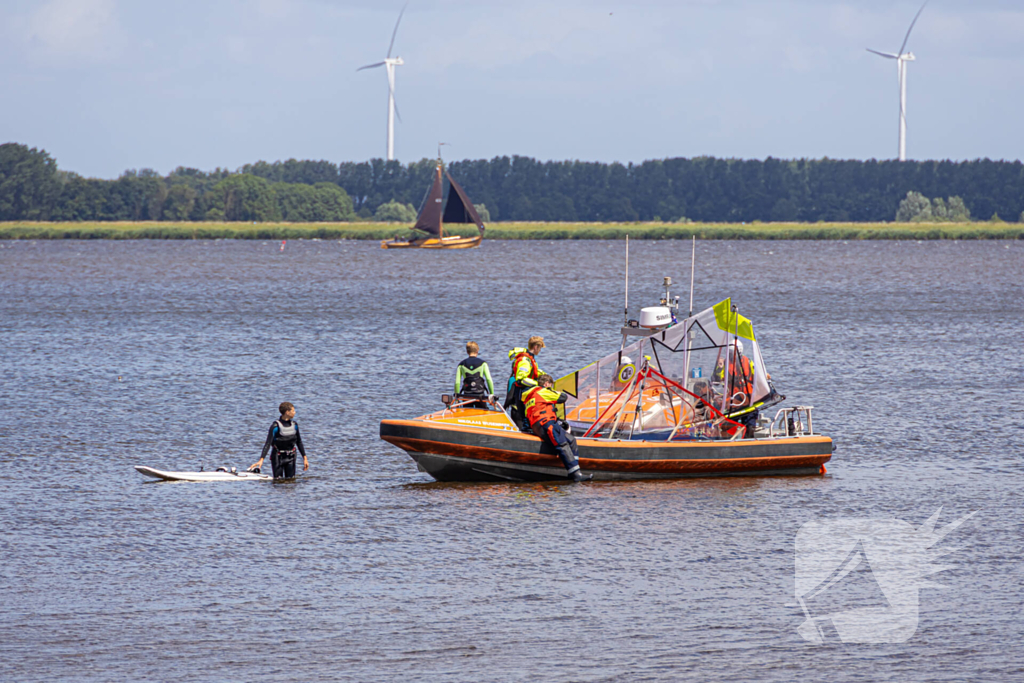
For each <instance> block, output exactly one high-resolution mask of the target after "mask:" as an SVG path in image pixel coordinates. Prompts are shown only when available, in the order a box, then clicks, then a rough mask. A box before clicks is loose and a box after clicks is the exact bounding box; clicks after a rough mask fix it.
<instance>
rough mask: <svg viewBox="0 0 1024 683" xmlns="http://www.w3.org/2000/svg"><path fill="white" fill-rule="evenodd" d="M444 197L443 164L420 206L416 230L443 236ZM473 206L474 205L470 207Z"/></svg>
mask: <svg viewBox="0 0 1024 683" xmlns="http://www.w3.org/2000/svg"><path fill="white" fill-rule="evenodd" d="M443 196H444V186H443V184H442V182H441V164H438V165H437V172H436V173H435V174H434V184H433V185H431V186H430V189H429V190H427V194H426V196H425V197H424V198H423V203H422V204H420V213H419V215H418V216H417V217H416V225H414V226H412V227H413V228H414V229H416V230H422V231H423V232H428V233H430V234H431V235H437V236H438V237H440V236H441V214H442V210H441V209H442V204H441V202H442V201H443V199H442V198H443ZM470 206H472V204H471V205H470Z"/></svg>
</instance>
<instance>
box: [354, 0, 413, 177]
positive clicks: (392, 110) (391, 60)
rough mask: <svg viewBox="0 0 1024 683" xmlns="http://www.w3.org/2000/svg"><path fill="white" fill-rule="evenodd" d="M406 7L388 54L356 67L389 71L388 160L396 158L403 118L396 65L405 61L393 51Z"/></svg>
mask: <svg viewBox="0 0 1024 683" xmlns="http://www.w3.org/2000/svg"><path fill="white" fill-rule="evenodd" d="M408 6H409V4H408V3H406V5H405V7H408ZM405 7H402V11H401V12H399V13H398V21H396V22H395V30H394V31H392V32H391V44H390V45H388V56H387V57H385V58H384V61H383V62H377V63H375V64H367V65H366V66H361V67H359V68H358V69H356V71H362V70H363V69H376V68H377V67H378V66H383V67H384V68H385V69H386V70H387V72H388V154H387V160H388V161H391V160H392V159H394V158H395V117H396V116H398V120H399V121H401V120H402V117H401V116H399V114H398V107H397V106H395V67H396V66H401V65H403V64H405V62H403V61H402V58H401V57H392V56H391V51H392V50H393V49H394V47H395V36H397V35H398V25H399V24H400V23H402V15H403V14H405Z"/></svg>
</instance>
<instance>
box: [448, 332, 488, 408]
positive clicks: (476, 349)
mask: <svg viewBox="0 0 1024 683" xmlns="http://www.w3.org/2000/svg"><path fill="white" fill-rule="evenodd" d="M466 353H468V354H469V356H468V357H467V358H466V359H465V360H464V361H462V362H461V363H459V366H458V367H457V368H455V395H456V396H465V397H467V398H480V399H491V398H493V396H494V380H492V379H491V370H490V368H488V367H487V361H485V360H482V359H480V358H478V357H477V354H479V353H480V346H479V344H477V343H476V342H467V343H466ZM477 405H480V404H477Z"/></svg>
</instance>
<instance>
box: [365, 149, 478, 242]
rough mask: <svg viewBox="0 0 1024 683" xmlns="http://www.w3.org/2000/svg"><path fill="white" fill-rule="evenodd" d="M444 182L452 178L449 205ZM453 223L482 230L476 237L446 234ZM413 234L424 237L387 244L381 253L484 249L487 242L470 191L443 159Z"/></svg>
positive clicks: (424, 201) (398, 240)
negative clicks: (385, 250) (393, 250)
mask: <svg viewBox="0 0 1024 683" xmlns="http://www.w3.org/2000/svg"><path fill="white" fill-rule="evenodd" d="M444 178H448V183H449V184H450V185H451V188H450V189H449V190H448V201H447V202H444ZM449 223H474V224H475V225H476V227H477V229H478V230H479V232H478V234H476V235H474V236H472V237H462V236H461V235H449V234H446V231H445V225H446V224H449ZM412 227H413V230H419V231H421V232H422V233H423V234H422V235H420V236H418V237H412V238H410V239H402V238H399V237H396V238H394V239H390V240H383V241H382V242H381V243H380V248H381V249H470V248H472V247H478V246H480V242H482V241H483V239H484V222H483V221H482V220H480V214H478V213H477V211H476V208H474V206H473V202H471V201H470V200H469V197H468V196H467V195H466V191H465V190H463V189H462V187H461V186H460V185H459V184H458V183H457V182H455V181H454V180H453V179H452V177H451V175H449V174H448V171H447V170H445V168H444V162H443V161H442V160H441V158H440V156H438V159H437V169H436V170H435V172H434V182H433V183H431V185H430V187H429V188H428V189H427V194H426V195H425V196H424V197H423V202H422V203H421V204H420V211H419V214H418V215H417V216H416V225H414V226H412Z"/></svg>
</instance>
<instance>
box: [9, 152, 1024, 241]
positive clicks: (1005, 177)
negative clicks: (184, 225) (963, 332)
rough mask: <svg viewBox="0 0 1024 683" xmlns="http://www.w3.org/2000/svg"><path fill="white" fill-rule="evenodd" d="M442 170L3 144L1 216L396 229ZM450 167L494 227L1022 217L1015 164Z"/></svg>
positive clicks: (519, 161) (477, 163)
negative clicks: (139, 155) (80, 154)
mask: <svg viewBox="0 0 1024 683" xmlns="http://www.w3.org/2000/svg"><path fill="white" fill-rule="evenodd" d="M435 164H436V162H435V161H433V160H430V159H423V160H421V161H416V162H412V163H408V164H402V163H400V162H398V161H388V162H386V161H383V160H381V159H373V160H370V161H366V162H341V163H334V162H330V161H311V160H309V161H299V160H295V159H290V160H288V161H278V162H273V163H268V162H265V161H259V162H256V163H254V164H246V165H245V166H243V167H242V168H240V169H238V170H236V171H229V170H227V169H220V168H218V169H215V170H213V171H200V170H198V169H193V168H183V167H179V168H177V169H175V170H174V171H172V172H171V173H169V174H168V175H166V176H161V175H160V174H159V173H157V172H155V171H152V170H148V169H143V170H140V171H135V170H130V171H125V173H123V174H122V175H121V176H120V177H119V178H117V179H115V180H102V179H96V178H84V177H82V176H80V175H78V174H76V173H73V172H68V171H63V170H60V169H58V167H57V164H56V161H55V160H54V159H53V158H51V157H50V155H49V154H47V153H46V152H45V151H43V150H38V149H35V148H28V147H26V146H24V145H19V144H15V143H8V144H4V145H0V220H54V221H108V220H137V221H144V220H176V221H203V220H225V221H276V220H284V221H296V222H301V221H349V220H371V219H375V218H376V219H379V220H387V219H393V218H394V217H395V216H398V215H401V216H403V217H404V216H406V214H405V213H401V212H397V213H396V208H395V207H396V206H397V205H401V206H403V207H409V206H414V207H418V206H419V204H420V201H421V200H422V198H423V195H424V192H425V191H426V189H427V187H428V186H429V185H430V183H431V181H432V174H433V172H434V167H435ZM448 169H449V171H450V173H451V174H452V176H453V177H454V178H455V179H456V180H458V181H459V183H460V184H462V186H463V187H464V188H465V190H466V192H467V193H468V194H469V196H470V197H471V198H472V199H473V201H474V202H478V203H479V204H483V205H485V206H486V208H487V211H488V213H489V215H490V218H491V219H493V220H503V221H586V222H609V221H621V222H629V221H680V220H695V221H701V222H736V223H739V222H753V221H804V222H817V221H830V222H847V221H850V222H879V221H892V220H894V219H896V218H897V213H898V212H899V211H900V206H901V202H905V201H906V199H907V197H908V193H914V195H913V196H914V201H913V202H912V204H913V206H914V207H916V208H915V209H914V210H913V212H911V209H910V208H909V207H910V205H907V204H904V211H903V213H902V214H900V217H901V218H902V217H903V216H908V215H911V214H912V215H913V216H915V217H916V219H917V220H951V219H952V217H953V216H956V217H957V218H963V217H966V216H968V215H969V216H972V217H974V218H975V219H981V220H985V219H989V218H990V217H1000V216H1001V217H1003V218H1005V219H1008V220H1024V215H1022V212H1024V165H1022V164H1021V162H1020V161H1012V162H1009V161H992V160H989V159H979V160H975V161H963V162H953V161H905V162H898V161H876V160H868V161H855V160H834V159H827V158H826V159H799V160H782V159H774V158H771V157H769V158H767V159H764V160H756V159H755V160H743V159H717V158H714V157H697V158H692V159H684V158H675V159H662V160H652V161H645V162H643V163H639V164H626V165H624V164H620V163H597V162H582V161H548V162H543V161H537V160H536V159H532V158H528V157H520V156H512V157H509V156H501V157H495V158H494V159H490V160H484V159H480V160H466V161H454V162H451V163H450V164H449V165H448ZM919 197H924V198H926V197H936V198H940V197H949V198H951V201H952V200H954V199H955V200H956V201H955V202H954V204H955V208H954V206H952V205H950V204H946V203H944V202H945V200H932V201H931V202H930V203H929V211H927V212H926V211H924V208H923V207H924V205H923V203H922V201H921V200H920V199H919ZM925 201H928V200H927V199H925ZM940 202H942V203H941V204H940ZM918 204H920V206H918ZM961 206H962V208H961Z"/></svg>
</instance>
